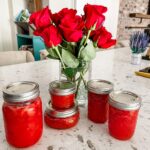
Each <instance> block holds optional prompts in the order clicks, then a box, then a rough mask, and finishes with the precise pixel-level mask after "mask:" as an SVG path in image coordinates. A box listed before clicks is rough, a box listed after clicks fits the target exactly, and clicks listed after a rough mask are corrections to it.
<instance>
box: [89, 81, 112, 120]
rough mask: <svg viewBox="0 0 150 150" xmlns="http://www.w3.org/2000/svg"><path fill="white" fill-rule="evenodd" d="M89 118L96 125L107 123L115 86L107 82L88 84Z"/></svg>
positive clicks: (90, 82) (91, 82)
mask: <svg viewBox="0 0 150 150" xmlns="http://www.w3.org/2000/svg"><path fill="white" fill-rule="evenodd" d="M87 87H88V118H89V119H90V120H91V121H93V122H95V123H105V122H106V121H107V118H108V117H107V116H108V100H109V93H110V92H111V91H112V90H113V84H112V83H111V82H109V81H105V80H90V81H89V82H88V86H87Z"/></svg>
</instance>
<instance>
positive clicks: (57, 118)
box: [44, 102, 79, 129]
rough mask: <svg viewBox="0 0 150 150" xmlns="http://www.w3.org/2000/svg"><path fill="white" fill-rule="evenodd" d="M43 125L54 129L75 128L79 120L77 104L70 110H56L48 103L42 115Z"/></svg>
mask: <svg viewBox="0 0 150 150" xmlns="http://www.w3.org/2000/svg"><path fill="white" fill-rule="evenodd" d="M44 120H45V123H46V124H47V125H48V126H49V127H51V128H55V129H68V128H71V127H73V126H75V125H76V124H77V123H78V120H79V109H78V106H77V104H75V105H74V106H73V107H72V108H69V109H65V110H57V109H55V108H53V107H52V105H51V103H50V102H49V103H48V104H47V106H46V110H45V114H44Z"/></svg>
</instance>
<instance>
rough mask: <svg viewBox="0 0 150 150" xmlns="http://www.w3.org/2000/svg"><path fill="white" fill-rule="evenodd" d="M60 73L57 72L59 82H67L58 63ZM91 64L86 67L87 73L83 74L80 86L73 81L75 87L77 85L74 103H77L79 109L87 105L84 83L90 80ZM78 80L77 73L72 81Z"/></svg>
mask: <svg viewBox="0 0 150 150" xmlns="http://www.w3.org/2000/svg"><path fill="white" fill-rule="evenodd" d="M59 68H60V71H59V74H60V75H59V80H68V79H67V77H66V76H65V74H63V71H62V70H63V68H62V65H61V63H60V67H59ZM91 69H92V67H91V63H90V64H89V65H88V70H87V72H86V73H85V74H84V76H83V78H84V82H83V80H81V82H80V84H78V83H79V82H78V80H77V81H75V83H76V85H77V92H76V101H77V103H78V105H79V106H81V107H85V106H86V105H87V89H86V83H87V81H88V80H90V78H91ZM78 78H79V73H77V74H76V76H75V77H74V79H75V80H76V79H78Z"/></svg>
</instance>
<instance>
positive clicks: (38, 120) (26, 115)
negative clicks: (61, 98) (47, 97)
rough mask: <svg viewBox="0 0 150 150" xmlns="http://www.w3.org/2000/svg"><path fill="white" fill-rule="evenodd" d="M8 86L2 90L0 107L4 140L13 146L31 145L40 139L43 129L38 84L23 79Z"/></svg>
mask: <svg viewBox="0 0 150 150" xmlns="http://www.w3.org/2000/svg"><path fill="white" fill-rule="evenodd" d="M28 85H29V86H28ZM13 86H14V87H13ZM8 88H9V86H8ZM8 88H5V91H3V97H4V103H3V107H2V110H3V119H4V127H5V135H6V140H7V142H8V143H9V144H11V145H13V146H14V147H19V148H23V147H28V146H31V145H33V144H35V143H36V142H37V141H38V140H39V139H40V137H41V135H42V130H43V121H42V102H41V98H40V97H39V91H38V85H37V84H36V83H33V82H32V83H31V82H27V81H25V82H18V83H17V85H16V83H15V84H14V85H11V86H10V88H11V89H8ZM32 88H33V89H32ZM27 89H28V90H29V91H30V92H29V91H28V90H27ZM11 91H12V92H11ZM13 93H15V94H16V95H15V94H13ZM19 94H20V96H18V95H19ZM26 98H27V99H26ZM30 98H31V99H30Z"/></svg>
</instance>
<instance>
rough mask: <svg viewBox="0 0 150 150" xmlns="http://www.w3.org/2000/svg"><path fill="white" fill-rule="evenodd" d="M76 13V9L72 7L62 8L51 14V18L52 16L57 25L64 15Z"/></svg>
mask: <svg viewBox="0 0 150 150" xmlns="http://www.w3.org/2000/svg"><path fill="white" fill-rule="evenodd" d="M76 13H77V11H76V10H74V9H68V8H63V9H62V10H61V11H59V12H58V13H55V14H53V16H52V18H53V21H54V23H55V24H56V25H58V24H59V23H60V21H61V19H62V18H63V17H64V16H70V17H74V16H75V15H76Z"/></svg>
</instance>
